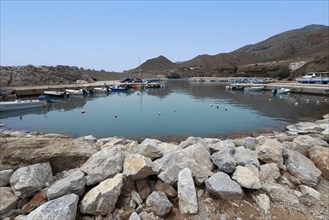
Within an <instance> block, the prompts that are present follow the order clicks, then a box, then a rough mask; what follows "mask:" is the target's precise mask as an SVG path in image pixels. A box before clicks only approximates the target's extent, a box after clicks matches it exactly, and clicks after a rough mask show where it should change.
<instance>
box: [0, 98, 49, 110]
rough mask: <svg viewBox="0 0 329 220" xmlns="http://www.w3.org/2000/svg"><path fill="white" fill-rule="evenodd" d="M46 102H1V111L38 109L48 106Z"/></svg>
mask: <svg viewBox="0 0 329 220" xmlns="http://www.w3.org/2000/svg"><path fill="white" fill-rule="evenodd" d="M46 105H47V102H46V101H45V100H17V99H16V100H15V101H6V102H0V111H14V110H21V109H29V108H37V107H42V106H46Z"/></svg>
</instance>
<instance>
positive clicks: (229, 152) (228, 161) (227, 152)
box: [210, 146, 236, 173]
mask: <svg viewBox="0 0 329 220" xmlns="http://www.w3.org/2000/svg"><path fill="white" fill-rule="evenodd" d="M233 153H234V148H231V147H226V146H224V147H221V149H219V150H218V151H217V152H216V153H214V154H212V155H211V158H210V159H211V160H212V162H213V163H214V164H215V165H216V166H217V167H218V169H219V170H220V171H223V172H225V173H233V172H234V170H235V166H236V162H235V160H234V158H233Z"/></svg>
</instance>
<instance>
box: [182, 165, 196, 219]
mask: <svg viewBox="0 0 329 220" xmlns="http://www.w3.org/2000/svg"><path fill="white" fill-rule="evenodd" d="M177 190H178V204H179V210H180V212H181V213H182V214H197V213H198V200H197V196H196V190H195V186H194V182H193V178H192V173H191V171H190V170H189V169H188V168H185V169H183V170H182V171H180V172H179V174H178V182H177Z"/></svg>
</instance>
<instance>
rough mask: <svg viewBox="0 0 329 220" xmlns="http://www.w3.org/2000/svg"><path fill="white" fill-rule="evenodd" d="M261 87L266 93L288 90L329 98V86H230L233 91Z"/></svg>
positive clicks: (284, 84)
mask: <svg viewBox="0 0 329 220" xmlns="http://www.w3.org/2000/svg"><path fill="white" fill-rule="evenodd" d="M254 86H257V87H259V86H261V87H263V88H264V89H263V90H265V91H272V90H274V89H280V88H286V89H289V90H290V93H299V94H312V95H325V96H329V85H327V84H300V83H283V82H282V83H269V84H253V83H233V84H231V85H230V87H231V89H232V90H244V89H245V88H248V87H254Z"/></svg>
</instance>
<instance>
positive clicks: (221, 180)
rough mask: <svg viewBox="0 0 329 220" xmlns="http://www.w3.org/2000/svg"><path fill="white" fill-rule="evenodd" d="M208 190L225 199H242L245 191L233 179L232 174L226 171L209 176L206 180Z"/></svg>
mask: <svg viewBox="0 0 329 220" xmlns="http://www.w3.org/2000/svg"><path fill="white" fill-rule="evenodd" d="M205 184H206V188H207V190H208V191H209V192H210V193H211V194H213V195H214V196H217V197H219V198H221V199H224V200H235V199H242V197H243V191H242V189H241V187H240V185H239V184H238V183H237V182H235V181H233V180H231V178H230V176H229V175H227V174H226V173H223V172H219V173H216V174H214V175H213V176H211V177H209V178H208V179H207V180H206V181H205Z"/></svg>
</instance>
